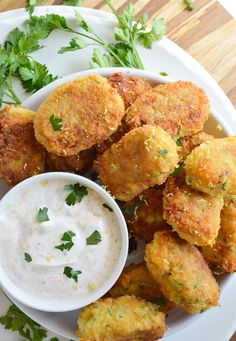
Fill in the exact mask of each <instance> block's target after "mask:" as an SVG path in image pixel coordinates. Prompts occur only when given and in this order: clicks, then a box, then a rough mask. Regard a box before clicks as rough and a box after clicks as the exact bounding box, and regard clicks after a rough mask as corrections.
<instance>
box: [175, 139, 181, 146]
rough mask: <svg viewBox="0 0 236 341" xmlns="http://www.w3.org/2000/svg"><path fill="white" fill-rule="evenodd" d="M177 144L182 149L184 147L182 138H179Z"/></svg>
mask: <svg viewBox="0 0 236 341" xmlns="http://www.w3.org/2000/svg"><path fill="white" fill-rule="evenodd" d="M175 142H176V144H177V146H178V147H181V146H182V141H181V138H180V137H179V138H178V139H177V140H176V141H175Z"/></svg>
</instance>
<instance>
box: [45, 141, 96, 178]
mask: <svg viewBox="0 0 236 341" xmlns="http://www.w3.org/2000/svg"><path fill="white" fill-rule="evenodd" d="M95 157H96V151H95V148H94V147H92V148H90V149H86V150H82V152H80V153H79V154H78V155H72V156H58V155H55V154H50V153H48V155H47V163H48V167H49V170H50V171H53V172H55V171H59V172H72V173H77V174H84V173H85V172H87V171H88V170H89V169H90V168H91V167H92V164H93V161H94V159H95Z"/></svg>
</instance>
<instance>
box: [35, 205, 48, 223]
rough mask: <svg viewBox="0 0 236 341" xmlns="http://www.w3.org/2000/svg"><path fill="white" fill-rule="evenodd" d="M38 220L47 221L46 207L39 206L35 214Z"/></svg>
mask: <svg viewBox="0 0 236 341" xmlns="http://www.w3.org/2000/svg"><path fill="white" fill-rule="evenodd" d="M37 218H38V221H39V222H40V223H43V222H44V221H48V220H49V218H48V208H47V207H44V208H40V209H39V212H38V215H37Z"/></svg>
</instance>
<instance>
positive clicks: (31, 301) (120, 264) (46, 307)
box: [0, 172, 129, 312]
mask: <svg viewBox="0 0 236 341" xmlns="http://www.w3.org/2000/svg"><path fill="white" fill-rule="evenodd" d="M45 180H48V181H49V186H50V180H65V183H68V182H79V183H80V184H82V185H84V186H86V187H88V188H91V189H92V190H93V191H95V192H96V193H97V194H98V195H99V196H100V197H102V198H103V200H104V201H105V202H106V203H107V204H108V205H109V206H110V207H111V208H112V209H113V212H114V214H115V216H116V219H117V221H118V226H119V230H120V238H121V250H120V255H119V257H118V259H117V262H116V264H115V266H114V267H113V271H112V272H111V273H110V274H109V277H108V278H107V280H106V281H105V282H104V283H103V285H101V286H100V287H99V289H98V290H95V291H91V292H90V291H89V290H88V292H87V294H86V295H85V296H84V297H82V298H80V297H78V299H77V298H75V297H72V298H71V299H69V300H70V301H71V303H66V304H65V301H62V302H61V303H60V299H59V298H58V299H55V300H53V301H52V302H51V301H50V299H46V298H45V299H41V298H40V296H37V295H33V294H30V293H29V292H27V290H25V289H23V288H21V287H19V286H18V285H17V283H14V281H13V280H12V279H11V278H10V277H9V276H8V274H7V271H5V270H4V268H3V265H2V262H1V263H0V286H1V287H2V288H3V290H4V291H5V292H6V293H7V294H8V295H10V296H12V297H13V298H14V299H16V300H17V301H19V302H21V303H23V304H25V305H26V306H28V307H31V308H34V309H37V310H41V311H45V312H66V311H72V310H76V309H80V308H83V307H85V306H86V305H88V304H90V303H92V302H94V301H96V300H97V299H99V298H101V297H102V296H103V295H104V294H105V293H106V292H107V291H109V289H110V288H111V287H112V286H113V285H114V284H115V282H116V281H117V279H118V278H119V276H120V274H121V272H122V270H123V268H124V266H125V263H126V260H127V256H128V244H129V237H128V229H127V225H126V221H125V219H124V216H123V214H122V212H121V209H120V208H119V206H118V204H117V203H116V202H115V200H114V199H113V198H112V196H111V195H110V194H109V193H108V192H107V191H106V190H105V189H104V188H103V187H101V186H99V185H98V184H97V183H95V182H93V181H92V180H90V179H88V178H86V177H83V176H81V175H77V174H73V173H67V172H48V173H42V174H39V175H35V176H33V177H30V178H28V179H26V180H24V181H22V182H20V183H19V184H17V185H16V186H14V187H13V188H12V189H10V190H9V191H8V192H7V193H6V194H5V195H4V197H3V198H2V199H1V201H0V212H1V211H2V210H4V208H5V207H6V205H7V204H8V203H9V202H11V201H12V198H13V197H14V195H15V194H16V193H21V192H23V191H24V190H25V189H26V188H28V187H31V186H33V185H34V184H35V183H39V182H41V181H45ZM48 188H50V187H48ZM63 302H64V303H63Z"/></svg>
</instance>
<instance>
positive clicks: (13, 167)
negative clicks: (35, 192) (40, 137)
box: [0, 105, 45, 185]
mask: <svg viewBox="0 0 236 341" xmlns="http://www.w3.org/2000/svg"><path fill="white" fill-rule="evenodd" d="M33 117H34V112H33V111H31V110H29V109H26V108H24V107H22V106H17V105H11V106H10V105H8V106H6V107H4V108H3V109H2V110H1V111H0V177H1V178H2V179H3V180H4V181H5V182H6V183H7V184H8V185H16V184H17V183H19V182H21V181H22V180H24V179H27V178H29V177H31V176H32V175H36V174H39V173H42V172H44V171H45V151H44V149H43V147H42V146H41V145H40V144H39V143H38V142H37V141H36V139H35V136H34V128H33Z"/></svg>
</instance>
